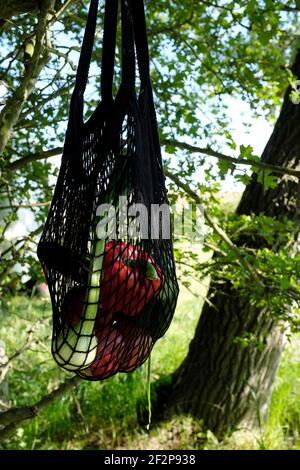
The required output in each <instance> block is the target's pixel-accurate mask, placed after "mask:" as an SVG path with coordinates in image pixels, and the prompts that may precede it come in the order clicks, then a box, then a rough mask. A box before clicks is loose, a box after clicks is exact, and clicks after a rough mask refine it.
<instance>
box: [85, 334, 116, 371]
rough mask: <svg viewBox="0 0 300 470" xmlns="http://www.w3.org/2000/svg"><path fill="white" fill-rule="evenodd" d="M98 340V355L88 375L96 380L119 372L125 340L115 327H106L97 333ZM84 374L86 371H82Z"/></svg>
mask: <svg viewBox="0 0 300 470" xmlns="http://www.w3.org/2000/svg"><path fill="white" fill-rule="evenodd" d="M96 335H97V338H98V347H97V355H96V359H95V360H94V362H93V364H91V365H90V366H89V368H88V369H87V370H88V375H89V376H92V377H94V378H96V377H97V378H107V377H109V376H110V375H112V374H113V373H115V372H118V370H119V368H120V364H121V360H122V355H123V351H124V346H125V345H124V340H123V336H122V334H121V333H120V331H119V330H118V329H117V328H115V327H114V326H106V327H105V328H103V329H102V330H100V329H99V330H98V334H97V333H96ZM82 372H83V373H84V371H82Z"/></svg>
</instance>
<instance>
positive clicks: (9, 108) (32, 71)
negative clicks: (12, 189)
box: [0, 0, 55, 155]
mask: <svg viewBox="0 0 300 470" xmlns="http://www.w3.org/2000/svg"><path fill="white" fill-rule="evenodd" d="M54 4H55V0H43V1H42V5H41V10H40V15H39V20H38V23H37V27H36V30H35V38H36V41H35V48H34V53H33V56H32V58H31V60H30V62H29V64H28V68H27V70H26V71H25V74H24V76H23V77H22V79H21V81H20V84H19V86H18V87H17V89H16V90H15V92H14V94H13V95H12V96H11V97H10V98H9V99H8V100H7V102H6V105H5V106H4V108H3V109H2V111H1V113H0V155H1V154H2V153H3V151H4V149H5V147H6V145H7V143H8V141H9V139H10V136H11V133H12V131H13V128H14V126H15V124H16V123H17V122H18V119H19V116H20V113H21V111H22V109H23V106H24V104H25V102H26V100H27V99H28V96H29V95H30V94H31V93H32V91H33V90H34V87H35V84H36V81H37V78H38V76H39V73H40V71H41V70H42V68H43V67H44V65H45V63H46V62H47V61H48V58H49V56H48V55H47V54H45V55H44V56H43V57H42V59H41V55H42V50H43V43H44V38H45V36H46V34H47V23H48V19H49V15H50V12H52V11H53V8H54Z"/></svg>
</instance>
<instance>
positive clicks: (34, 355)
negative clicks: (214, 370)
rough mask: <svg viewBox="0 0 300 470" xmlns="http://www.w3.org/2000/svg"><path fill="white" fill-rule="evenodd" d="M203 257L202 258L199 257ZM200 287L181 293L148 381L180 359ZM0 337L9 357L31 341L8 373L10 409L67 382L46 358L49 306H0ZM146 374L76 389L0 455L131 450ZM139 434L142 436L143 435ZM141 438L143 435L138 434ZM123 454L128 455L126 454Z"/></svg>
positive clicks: (32, 302)
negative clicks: (33, 451)
mask: <svg viewBox="0 0 300 470" xmlns="http://www.w3.org/2000/svg"><path fill="white" fill-rule="evenodd" d="M206 256H207V255H206ZM205 290H206V288H205V286H203V285H201V284H200V283H199V282H196V281H193V289H192V290H191V289H189V290H188V289H187V288H185V287H184V286H182V288H181V292H180V298H179V302H178V307H177V309H176V313H175V316H174V320H173V322H172V325H171V327H170V328H169V330H168V332H167V334H166V335H165V336H164V337H163V338H162V339H160V340H159V341H158V342H157V345H156V346H155V348H154V351H153V353H152V356H151V364H152V369H151V381H152V382H154V381H156V380H157V379H160V378H161V377H164V380H167V378H168V376H170V374H171V373H172V372H173V371H174V370H175V369H176V367H178V365H179V364H180V363H181V361H182V360H183V359H184V357H185V355H186V353H187V349H188V344H189V341H190V340H191V339H192V337H193V335H194V330H195V327H196V324H197V321H198V318H199V315H200V311H201V306H202V303H203V301H204V297H203V295H204V294H205ZM0 307H1V311H0V337H1V338H3V340H4V341H5V346H6V354H7V355H8V356H9V357H11V356H12V355H13V354H14V353H15V352H16V351H17V350H19V349H20V348H21V347H22V346H23V345H24V344H25V343H26V341H27V338H28V335H30V334H31V335H32V337H33V341H32V342H31V344H30V345H29V347H28V348H27V349H26V351H25V352H24V353H23V354H22V355H20V356H19V357H18V358H16V359H15V361H14V366H13V367H12V368H11V369H10V372H9V406H12V407H15V406H22V405H29V404H34V403H35V402H36V401H38V400H39V399H40V398H41V397H42V396H44V395H46V394H48V393H49V392H51V391H52V390H54V389H55V388H56V387H57V386H58V385H59V384H60V383H62V382H63V381H64V380H65V379H66V378H68V377H71V376H72V374H71V373H70V374H68V373H66V372H64V371H62V370H61V369H60V368H59V367H57V365H56V363H55V362H54V360H53V359H52V356H51V353H50V342H51V306H50V303H49V301H48V300H42V299H30V298H28V297H26V296H19V297H15V298H12V299H10V300H2V303H1V305H0ZM146 383H147V366H146V365H145V366H143V367H142V368H140V369H138V370H137V371H135V372H134V373H131V374H117V375H116V376H114V377H112V378H111V379H109V380H105V381H103V382H92V383H91V382H85V381H82V383H81V384H80V385H79V386H78V387H77V388H76V389H74V390H73V391H72V393H69V394H67V395H66V396H65V397H64V398H62V399H60V400H58V401H57V402H55V403H54V404H52V405H50V406H48V407H47V408H46V409H45V410H44V411H42V412H41V413H40V414H39V416H38V417H37V418H35V419H34V420H30V421H29V422H28V423H27V424H26V425H24V426H22V427H21V428H19V429H18V431H17V432H16V433H15V435H14V436H13V438H12V439H10V440H9V441H7V442H5V444H4V445H3V446H2V448H3V449H49V450H51V449H83V448H98V449H99V448H100V449H101V448H102V449H104V448H105V449H108V448H112V449H113V448H116V447H119V446H122V445H127V446H133V448H134V447H135V443H134V442H133V440H132V439H133V438H134V432H133V430H134V429H136V428H137V426H138V422H139V416H138V414H139V409H140V408H142V409H145V408H146ZM144 431H145V432H146V430H144ZM142 432H143V430H142ZM129 448H130V447H129Z"/></svg>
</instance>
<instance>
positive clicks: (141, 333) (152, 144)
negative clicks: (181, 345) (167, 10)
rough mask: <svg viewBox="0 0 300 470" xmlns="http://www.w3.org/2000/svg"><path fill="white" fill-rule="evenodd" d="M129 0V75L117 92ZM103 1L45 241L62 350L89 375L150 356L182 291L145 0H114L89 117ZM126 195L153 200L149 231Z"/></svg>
mask: <svg viewBox="0 0 300 470" xmlns="http://www.w3.org/2000/svg"><path fill="white" fill-rule="evenodd" d="M119 3H120V4H121V24H122V80H121V85H120V88H119V90H118V93H117V95H116V97H115V98H113V94H112V89H113V70H114V56H115V45H116V31H117V23H118V8H119ZM97 11H98V0H91V5H90V9H89V15H88V20H87V26H86V31H85V35H84V40H83V45H82V51H81V56H80V60H79V65H78V71H77V77H76V83H75V88H74V91H73V95H72V99H71V104H70V113H69V123H68V128H67V133H66V138H65V145H64V151H63V156H62V164H61V168H60V173H59V176H58V180H57V184H56V188H55V192H54V196H53V200H52V204H51V207H50V211H49V214H48V217H47V220H46V224H45V227H44V230H43V233H42V236H41V239H40V241H39V245H38V256H39V259H40V261H41V264H42V266H43V269H44V272H45V275H46V279H47V282H48V285H49V291H50V295H51V301H52V307H53V338H52V354H53V356H54V358H55V360H56V362H57V363H58V364H59V365H60V366H61V367H62V368H64V369H66V370H69V371H74V372H75V373H76V374H78V375H80V376H81V377H82V378H84V379H87V380H99V379H105V378H107V377H110V376H112V375H114V374H116V373H117V372H131V371H133V370H135V369H136V368H137V367H139V366H140V365H141V364H143V363H144V362H145V361H146V359H147V358H148V357H149V354H150V352H151V350H152V348H153V345H154V343H155V342H156V341H157V340H158V339H159V338H160V337H162V336H163V335H164V334H165V332H166V330H167V329H168V327H169V325H170V322H171V320H172V317H173V314H174V311H175V307H176V302H177V297H178V284H177V280H176V273H175V264H174V258H173V246H172V239H171V235H170V237H166V238H165V237H163V235H162V233H161V232H162V231H161V230H160V232H159V236H157V237H153V236H152V235H153V234H152V232H151V228H152V226H151V217H150V214H151V207H152V206H153V205H162V204H168V200H167V193H166V188H165V177H164V174H163V169H162V158H161V151H160V145H159V138H158V131H157V122H156V116H155V109H154V104H153V95H152V88H151V81H150V75H149V56H148V44H147V36H146V24H145V16H144V5H143V0H131V1H129V0H121V1H120V2H119V1H118V0H107V1H106V5H105V21H104V37H103V52H102V72H101V102H100V103H99V105H98V106H97V108H96V109H95V111H94V112H93V114H92V115H91V116H90V118H89V119H88V120H87V121H86V122H84V121H83V99H84V91H85V87H86V83H87V78H88V72H89V65H90V60H91V54H92V48H93V42H94V35H95V28H96V19H97ZM136 62H137V65H138V71H139V78H140V92H139V94H138V96H137V95H136V91H135V81H136V80H135V78H136V77H135V74H136ZM120 196H122V200H126V204H127V207H129V206H132V205H134V204H136V205H137V204H140V205H143V207H145V208H146V209H147V216H146V220H145V221H146V222H147V223H146V233H145V230H144V231H143V233H140V234H139V235H138V236H137V235H136V234H132V233H131V232H130V230H129V229H128V228H129V227H130V224H131V221H132V218H131V216H130V215H129V214H128V211H127V212H125V215H124V213H123V210H122V207H120ZM104 204H107V205H108V204H110V205H111V206H113V207H114V208H115V212H114V216H115V217H113V218H112V222H111V224H112V231H111V232H109V233H111V235H109V236H106V238H105V237H103V236H102V235H101V234H102V232H101V229H103V227H102V226H101V224H100V225H99V221H100V216H99V212H98V209H99V207H100V205H102V207H103V205H104ZM109 223H110V222H107V223H106V225H105V227H107V225H108V224H109Z"/></svg>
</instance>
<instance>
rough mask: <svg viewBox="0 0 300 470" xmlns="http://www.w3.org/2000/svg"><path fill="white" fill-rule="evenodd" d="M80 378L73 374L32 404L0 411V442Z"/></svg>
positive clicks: (75, 383) (74, 384) (60, 395)
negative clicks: (1, 427)
mask: <svg viewBox="0 0 300 470" xmlns="http://www.w3.org/2000/svg"><path fill="white" fill-rule="evenodd" d="M80 380H81V378H80V377H79V376H77V375H75V376H74V377H72V378H71V379H69V380H66V381H65V382H64V383H63V384H61V385H60V386H59V387H58V388H57V389H56V390H54V391H53V392H51V393H49V394H48V395H45V396H44V397H43V398H42V399H41V400H40V401H38V402H37V403H35V404H34V405H32V406H22V407H19V408H12V409H11V410H8V411H4V412H2V413H0V425H2V426H5V428H3V429H2V430H0V442H2V441H4V440H5V439H8V438H9V437H10V436H11V435H12V434H13V433H14V432H15V430H16V429H17V428H18V427H19V426H21V425H22V424H23V423H24V421H26V420H27V419H32V418H35V417H36V416H37V415H38V414H39V412H40V411H41V410H43V409H44V408H45V407H46V406H48V405H50V404H51V403H53V402H54V401H55V400H57V399H58V398H60V397H62V396H63V395H64V394H65V393H66V392H68V391H69V390H70V389H71V388H72V387H74V386H76V385H77V384H78V383H79V382H80Z"/></svg>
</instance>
